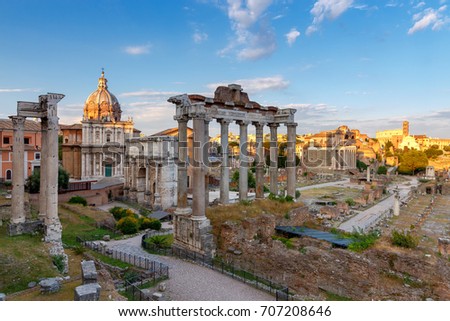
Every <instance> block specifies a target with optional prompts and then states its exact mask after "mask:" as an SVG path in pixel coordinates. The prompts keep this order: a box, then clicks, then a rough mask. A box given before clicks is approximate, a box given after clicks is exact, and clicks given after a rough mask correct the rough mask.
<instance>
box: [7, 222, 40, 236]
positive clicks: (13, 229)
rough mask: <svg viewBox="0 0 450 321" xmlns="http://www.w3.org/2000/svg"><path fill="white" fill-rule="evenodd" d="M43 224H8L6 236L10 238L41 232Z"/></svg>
mask: <svg viewBox="0 0 450 321" xmlns="http://www.w3.org/2000/svg"><path fill="white" fill-rule="evenodd" d="M43 228H44V224H43V222H42V221H40V220H37V221H25V222H23V223H17V224H13V223H11V224H9V225H8V234H9V235H10V236H15V235H22V234H33V233H35V232H38V231H42V230H43Z"/></svg>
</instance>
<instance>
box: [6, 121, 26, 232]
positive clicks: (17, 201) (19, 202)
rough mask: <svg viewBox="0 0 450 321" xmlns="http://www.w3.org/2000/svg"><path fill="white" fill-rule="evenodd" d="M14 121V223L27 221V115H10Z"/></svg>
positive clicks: (12, 219)
mask: <svg viewBox="0 0 450 321" xmlns="http://www.w3.org/2000/svg"><path fill="white" fill-rule="evenodd" d="M9 118H11V120H12V123H13V128H14V132H13V135H14V137H13V162H12V163H13V173H12V185H13V189H12V204H11V210H12V217H11V222H12V223H13V224H18V223H23V222H25V208H24V193H25V185H24V182H25V177H24V168H23V163H24V142H23V139H24V137H23V134H24V133H23V132H24V128H25V117H22V116H10V117H9Z"/></svg>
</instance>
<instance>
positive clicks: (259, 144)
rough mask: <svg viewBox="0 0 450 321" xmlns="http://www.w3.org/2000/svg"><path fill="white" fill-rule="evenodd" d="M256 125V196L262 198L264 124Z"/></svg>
mask: <svg viewBox="0 0 450 321" xmlns="http://www.w3.org/2000/svg"><path fill="white" fill-rule="evenodd" d="M254 125H255V127H256V198H264V145H263V140H264V124H263V123H254Z"/></svg>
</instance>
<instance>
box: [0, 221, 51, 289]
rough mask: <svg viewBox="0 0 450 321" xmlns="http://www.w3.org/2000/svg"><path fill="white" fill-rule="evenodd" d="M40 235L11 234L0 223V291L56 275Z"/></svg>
mask: <svg viewBox="0 0 450 321" xmlns="http://www.w3.org/2000/svg"><path fill="white" fill-rule="evenodd" d="M41 238H42V235H34V236H32V235H19V236H14V237H10V236H8V234H7V231H6V226H2V227H0V292H3V293H6V294H11V293H14V292H18V291H22V290H25V289H27V288H28V283H29V282H32V281H34V282H37V281H38V280H39V278H45V277H54V276H57V275H59V273H58V271H57V269H56V267H55V266H54V265H53V263H52V257H51V256H50V254H49V252H48V250H47V248H46V246H45V243H43V242H42V241H41Z"/></svg>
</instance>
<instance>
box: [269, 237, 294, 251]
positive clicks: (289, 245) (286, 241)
mask: <svg viewBox="0 0 450 321" xmlns="http://www.w3.org/2000/svg"><path fill="white" fill-rule="evenodd" d="M272 240H277V241H280V242H281V243H283V244H284V245H285V246H286V248H288V249H293V248H294V244H293V243H292V241H293V238H291V239H288V238H286V237H282V236H276V235H272Z"/></svg>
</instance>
